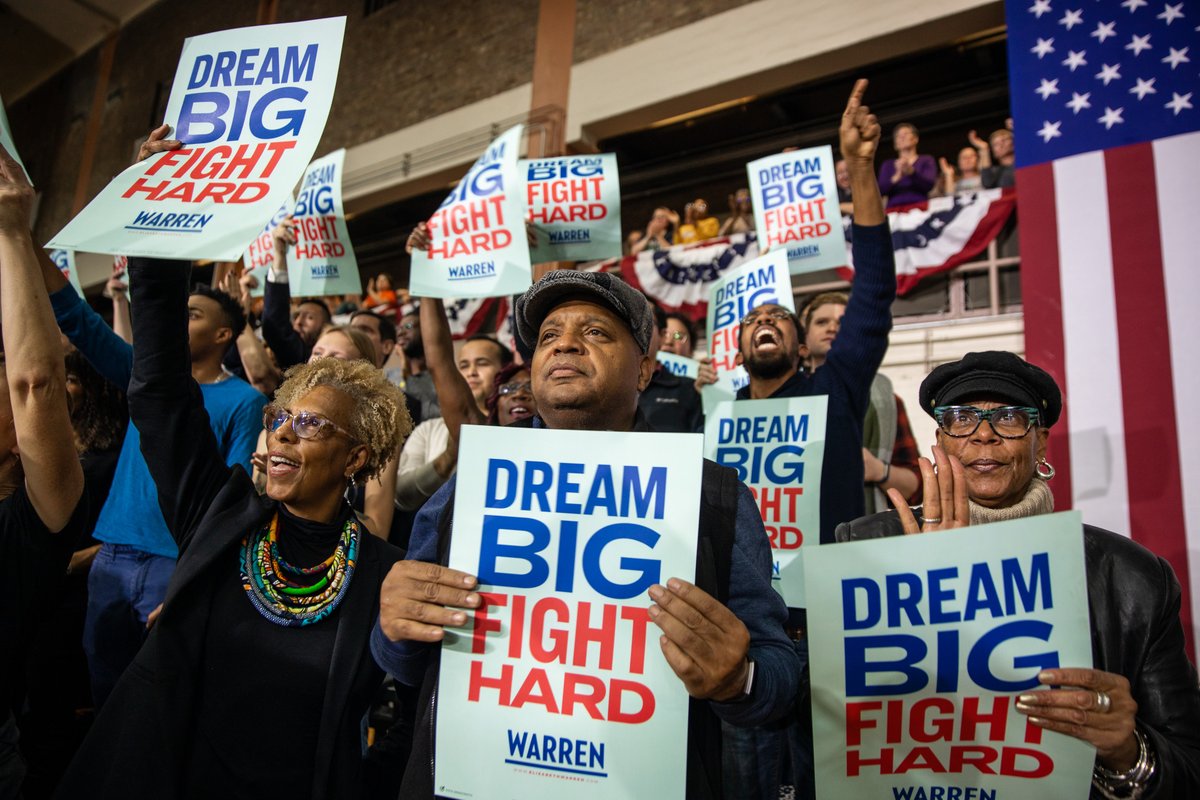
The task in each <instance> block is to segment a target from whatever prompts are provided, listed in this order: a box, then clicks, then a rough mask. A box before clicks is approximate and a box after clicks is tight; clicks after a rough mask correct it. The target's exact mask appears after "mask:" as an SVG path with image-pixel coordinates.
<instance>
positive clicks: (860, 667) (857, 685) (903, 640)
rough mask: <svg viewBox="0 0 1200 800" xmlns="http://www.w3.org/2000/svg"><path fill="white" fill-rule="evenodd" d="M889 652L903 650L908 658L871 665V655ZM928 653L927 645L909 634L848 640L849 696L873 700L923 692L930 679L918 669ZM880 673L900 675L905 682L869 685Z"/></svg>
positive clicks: (846, 643) (847, 686) (847, 683)
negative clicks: (876, 652) (871, 679)
mask: <svg viewBox="0 0 1200 800" xmlns="http://www.w3.org/2000/svg"><path fill="white" fill-rule="evenodd" d="M885 648H899V649H901V650H903V651H904V655H903V656H901V657H900V658H898V659H894V660H891V661H867V651H869V650H873V649H885ZM928 652H929V648H928V646H926V644H925V642H923V641H922V640H921V639H920V638H918V637H916V636H911V635H909V634H906V633H892V634H887V635H883V636H852V637H848V638H847V639H846V641H845V655H846V696H847V697H872V696H875V695H889V694H912V693H913V692H919V691H921V690H922V689H924V688H925V687H926V685H928V683H929V677H928V676H927V675H926V674H925V671H924V670H921V669H918V668H917V667H916V666H914V665H915V664H917V663H919V662H920V661H921V660H922V659H923V658H925V656H926V654H927V653H928ZM878 672H888V673H900V674H901V675H902V676H903V677H904V680H903V681H902V682H900V683H880V684H876V685H868V683H867V676H868V675H870V674H872V673H878Z"/></svg>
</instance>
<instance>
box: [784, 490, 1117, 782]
mask: <svg viewBox="0 0 1200 800" xmlns="http://www.w3.org/2000/svg"><path fill="white" fill-rule="evenodd" d="M804 568H805V572H806V573H807V585H808V591H809V595H810V596H811V597H813V598H818V597H819V598H821V610H820V613H819V614H818V613H810V614H809V615H808V636H809V668H810V670H811V675H812V708H813V740H814V743H815V746H814V753H813V755H814V756H815V765H816V785H817V787H816V788H817V796H818V797H856V798H857V797H882V798H888V799H889V800H895V799H896V798H905V800H932V799H933V798H941V799H942V800H949V798H959V799H960V800H966V798H968V797H970V798H975V800H989V799H991V800H1007V799H1008V798H1023V799H1024V798H1028V799H1029V800H1058V798H1079V799H1080V800H1083V798H1086V797H1088V790H1089V788H1090V786H1089V784H1090V783H1091V775H1092V764H1093V763H1095V760H1096V751H1095V749H1094V748H1093V747H1092V746H1091V745H1090V744H1088V743H1086V742H1084V741H1082V740H1080V739H1076V738H1073V737H1070V736H1067V735H1065V734H1061V733H1057V732H1054V731H1045V730H1043V729H1041V728H1039V727H1037V726H1036V725H1034V724H1033V723H1031V722H1030V721H1029V717H1027V716H1026V715H1024V714H1022V713H1020V712H1019V711H1017V709H1016V703H1017V697H1018V696H1019V695H1020V694H1021V693H1023V692H1032V691H1038V690H1041V689H1044V688H1048V687H1045V686H1043V685H1042V684H1041V683H1039V681H1038V677H1037V676H1038V673H1039V672H1040V671H1041V670H1043V669H1052V668H1055V667H1080V668H1085V669H1086V668H1089V667H1091V665H1092V641H1091V633H1090V630H1091V626H1090V624H1089V622H1088V596H1087V579H1086V577H1085V562H1084V542H1083V521H1082V518H1081V517H1080V515H1079V512H1077V511H1068V512H1064V513H1060V514H1046V515H1042V516H1035V517H1028V518H1025V519H1016V520H1009V521H1007V522H996V523H992V524H990V525H979V526H976V525H972V526H970V527H968V528H963V529H961V530H952V531H939V532H937V533H925V534H919V535H913V536H892V537H888V538H880V539H868V540H863V541H855V542H848V543H842V544H827V545H823V546H821V547H817V548H814V549H813V550H811V551H809V552H808V553H807V554H806V555H805V557H804ZM814 607H815V604H814Z"/></svg>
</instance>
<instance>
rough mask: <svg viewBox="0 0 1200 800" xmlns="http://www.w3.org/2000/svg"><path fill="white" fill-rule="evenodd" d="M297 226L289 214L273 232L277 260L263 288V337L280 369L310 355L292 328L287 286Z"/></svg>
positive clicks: (269, 271) (272, 265)
mask: <svg viewBox="0 0 1200 800" xmlns="http://www.w3.org/2000/svg"><path fill="white" fill-rule="evenodd" d="M294 225H295V222H294V221H293V220H292V217H291V215H290V214H289V215H288V216H286V217H284V219H283V222H280V223H279V224H278V225H276V226H275V228H274V229H273V230H272V231H271V239H272V241H273V242H274V243H275V260H274V261H272V262H271V266H270V268H269V269H268V270H267V283H266V285H265V286H264V287H263V316H262V332H263V339H265V340H266V342H267V346H268V347H270V348H271V351H272V352H274V353H275V361H276V362H277V363H278V364H279V369H280V370H286V369H287V368H288V367H290V366H292V365H294V364H300V363H302V362H303V361H304V360H305V356H306V355H307V353H306V352H305V347H304V342H303V341H302V340H301V339H300V334H298V333H296V330H295V329H294V328H293V327H292V290H291V286H289V285H288V271H287V251H288V246H289V245H291V244H293V243H294V242H295V241H296V231H295V230H294Z"/></svg>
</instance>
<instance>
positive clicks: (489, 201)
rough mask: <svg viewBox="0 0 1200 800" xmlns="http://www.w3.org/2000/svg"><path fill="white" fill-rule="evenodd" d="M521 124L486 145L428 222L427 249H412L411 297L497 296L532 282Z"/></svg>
mask: <svg viewBox="0 0 1200 800" xmlns="http://www.w3.org/2000/svg"><path fill="white" fill-rule="evenodd" d="M523 130H524V128H523V126H521V125H517V126H516V127H513V128H510V129H509V130H508V131H507V132H505V133H504V134H502V135H501V136H500V138H498V139H496V141H494V142H492V143H491V144H490V145H488V149H487V150H486V151H485V152H484V154H483V155H481V156H480V157H479V160H478V161H476V162H475V163H474V164H473V165H472V166H471V169H470V170H468V171H467V174H466V175H465V176H464V177H463V179H462V180H461V181H459V182H458V185H457V186H455V187H454V191H453V192H451V193H450V194H449V195H447V197H446V199H445V200H443V201H442V205H441V207H440V208H438V210H437V211H435V212H434V214H433V216H432V217H430V218H429V223H428V224H429V239H430V244H429V250H428V251H425V250H414V251H413V254H412V274H411V276H410V278H409V289H410V291H411V292H412V294H413V295H414V296H416V297H441V298H451V297H501V296H505V295H512V294H518V293H520V292H523V291H525V290H526V289H528V288H529V286H530V284H531V283H532V276H533V269H532V267H531V266H530V263H529V240H528V239H526V238H525V197H524V195H523V194H522V192H523V191H524V181H523V180H522V179H521V173H520V170H519V169H518V168H517V161H518V156H519V155H520V149H521V135H522V133H523Z"/></svg>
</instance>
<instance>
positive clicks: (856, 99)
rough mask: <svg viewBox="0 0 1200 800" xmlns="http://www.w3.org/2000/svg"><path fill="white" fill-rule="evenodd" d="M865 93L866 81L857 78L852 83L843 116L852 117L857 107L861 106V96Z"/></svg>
mask: <svg viewBox="0 0 1200 800" xmlns="http://www.w3.org/2000/svg"><path fill="white" fill-rule="evenodd" d="M866 93H867V79H866V78H859V79H858V80H857V81H855V82H854V88H853V89H852V90H851V91H850V99H849V100H848V101H847V102H846V113H845V114H844V116H850V115H852V114H853V113H854V112H855V111H856V110H858V107H859V106H860V105H862V99H863V95H865V94H866Z"/></svg>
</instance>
